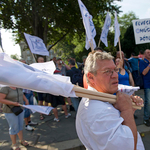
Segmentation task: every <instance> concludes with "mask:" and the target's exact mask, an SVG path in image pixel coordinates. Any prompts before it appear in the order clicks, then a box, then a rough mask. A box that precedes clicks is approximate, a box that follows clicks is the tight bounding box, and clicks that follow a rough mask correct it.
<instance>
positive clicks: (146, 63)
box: [139, 49, 150, 127]
mask: <svg viewBox="0 0 150 150" xmlns="http://www.w3.org/2000/svg"><path fill="white" fill-rule="evenodd" d="M139 67H140V73H142V75H143V81H144V95H145V101H144V103H145V104H144V124H145V125H146V126H148V127H150V120H149V119H150V50H149V49H147V50H145V52H144V60H141V61H140V63H139Z"/></svg>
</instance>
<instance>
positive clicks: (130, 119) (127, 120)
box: [121, 109, 137, 150]
mask: <svg viewBox="0 0 150 150" xmlns="http://www.w3.org/2000/svg"><path fill="white" fill-rule="evenodd" d="M121 117H122V118H123V119H124V122H123V123H122V124H123V125H126V126H128V127H129V128H130V129H131V131H132V134H133V137H134V150H136V145H137V128H136V124H135V121H134V115H133V110H132V109H131V110H126V111H123V112H121Z"/></svg>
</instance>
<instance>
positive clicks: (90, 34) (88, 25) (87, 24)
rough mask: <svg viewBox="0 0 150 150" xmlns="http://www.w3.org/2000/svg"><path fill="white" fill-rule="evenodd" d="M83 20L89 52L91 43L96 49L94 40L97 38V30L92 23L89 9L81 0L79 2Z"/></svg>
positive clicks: (86, 46)
mask: <svg viewBox="0 0 150 150" xmlns="http://www.w3.org/2000/svg"><path fill="white" fill-rule="evenodd" d="M78 3H79V7H80V11H81V15H82V19H83V24H84V28H85V31H86V45H85V48H86V49H87V50H88V49H89V48H90V44H89V42H91V46H93V49H94V48H95V47H96V43H95V40H94V37H95V36H96V30H95V26H94V23H93V21H92V18H93V17H92V16H91V15H90V14H89V12H88V10H87V8H86V7H85V5H84V4H83V3H82V1H81V0H78Z"/></svg>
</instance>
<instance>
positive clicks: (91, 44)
mask: <svg viewBox="0 0 150 150" xmlns="http://www.w3.org/2000/svg"><path fill="white" fill-rule="evenodd" d="M89 44H90V47H91V50H92V52H93V51H94V48H93V42H92V40H90V42H89Z"/></svg>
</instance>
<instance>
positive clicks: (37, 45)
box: [24, 33, 49, 56]
mask: <svg viewBox="0 0 150 150" xmlns="http://www.w3.org/2000/svg"><path fill="white" fill-rule="evenodd" d="M24 36H25V38H26V40H27V43H28V45H29V48H30V50H31V53H33V54H38V55H43V56H49V52H48V50H47V48H46V46H45V44H44V43H43V40H42V39H41V38H39V37H37V36H32V35H30V34H27V33H24Z"/></svg>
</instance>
